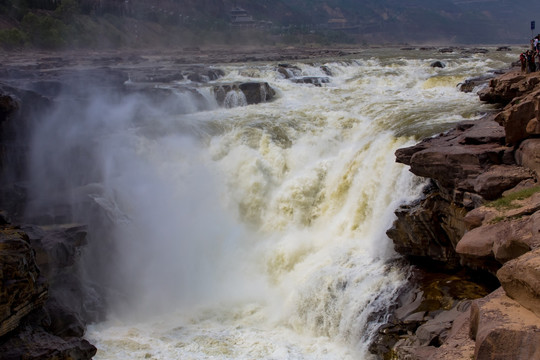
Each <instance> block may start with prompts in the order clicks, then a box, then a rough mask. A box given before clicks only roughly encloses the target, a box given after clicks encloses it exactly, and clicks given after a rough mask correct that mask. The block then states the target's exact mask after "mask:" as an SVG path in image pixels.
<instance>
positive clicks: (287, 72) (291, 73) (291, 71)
mask: <svg viewBox="0 0 540 360" xmlns="http://www.w3.org/2000/svg"><path fill="white" fill-rule="evenodd" d="M277 71H278V73H280V74H281V75H283V76H284V77H285V79H292V78H295V77H297V76H300V75H301V74H302V70H301V69H300V68H299V67H297V66H293V65H290V64H279V65H278V68H277Z"/></svg>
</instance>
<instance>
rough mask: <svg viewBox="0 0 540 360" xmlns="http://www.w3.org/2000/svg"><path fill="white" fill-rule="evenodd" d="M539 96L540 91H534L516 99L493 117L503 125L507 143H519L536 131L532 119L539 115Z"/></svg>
mask: <svg viewBox="0 0 540 360" xmlns="http://www.w3.org/2000/svg"><path fill="white" fill-rule="evenodd" d="M539 96H540V91H535V92H532V93H530V94H527V95H526V96H524V97H521V98H519V99H516V100H514V101H512V102H511V103H510V104H509V105H507V106H506V107H505V108H504V109H503V111H501V112H500V113H499V114H498V115H497V116H496V117H495V121H497V122H498V123H499V124H501V125H502V126H504V131H505V134H506V143H507V144H519V142H520V141H522V140H524V139H526V138H528V137H530V135H532V134H535V133H536V132H537V129H536V126H534V120H535V119H536V118H537V117H538V115H539V107H540V98H539ZM529 124H531V126H529ZM528 126H529V128H528ZM528 130H530V132H528Z"/></svg>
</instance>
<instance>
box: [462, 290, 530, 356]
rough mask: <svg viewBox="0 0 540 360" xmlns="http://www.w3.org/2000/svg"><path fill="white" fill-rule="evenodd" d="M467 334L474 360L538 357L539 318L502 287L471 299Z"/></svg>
mask: <svg viewBox="0 0 540 360" xmlns="http://www.w3.org/2000/svg"><path fill="white" fill-rule="evenodd" d="M470 337H471V338H472V339H473V340H474V341H475V351H474V356H475V359H477V360H493V359H500V360H503V359H514V360H530V359H540V346H538V344H540V318H538V316H536V315H535V314H534V313H532V312H530V311H529V310H527V309H526V308H524V307H523V306H521V305H520V304H519V303H518V302H516V301H514V300H512V299H511V298H509V297H508V296H506V294H505V293H504V290H503V289H502V288H499V289H498V290H496V291H494V292H493V293H492V294H490V295H489V296H487V297H485V298H482V299H479V300H475V301H473V304H472V306H471V326H470Z"/></svg>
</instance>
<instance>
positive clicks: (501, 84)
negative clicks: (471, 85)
mask: <svg viewBox="0 0 540 360" xmlns="http://www.w3.org/2000/svg"><path fill="white" fill-rule="evenodd" d="M539 81H540V75H539V74H535V73H531V74H527V75H525V74H521V73H520V72H519V71H511V72H508V73H506V74H503V75H501V76H499V77H497V78H495V79H492V80H491V81H490V82H489V87H487V88H485V89H482V90H481V91H479V92H478V95H479V97H480V100H481V101H486V102H488V103H492V104H503V105H506V104H508V103H510V102H511V101H512V100H514V99H515V98H517V97H520V96H522V95H524V94H526V93H529V92H531V91H533V90H534V88H535V87H536V85H537V84H538V82H539Z"/></svg>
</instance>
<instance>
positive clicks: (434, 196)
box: [387, 72, 540, 360]
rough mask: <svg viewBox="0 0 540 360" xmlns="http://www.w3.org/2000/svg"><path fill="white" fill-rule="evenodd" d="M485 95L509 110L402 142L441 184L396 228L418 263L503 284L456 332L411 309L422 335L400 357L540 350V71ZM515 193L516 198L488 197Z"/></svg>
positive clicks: (524, 355)
mask: <svg viewBox="0 0 540 360" xmlns="http://www.w3.org/2000/svg"><path fill="white" fill-rule="evenodd" d="M479 94H480V98H481V99H482V100H484V101H489V102H494V103H501V104H503V106H505V107H504V109H502V110H501V112H499V113H498V114H496V115H494V116H488V117H486V118H484V119H482V120H479V121H475V122H465V123H462V124H459V125H458V126H457V127H456V128H455V129H453V130H450V131H449V132H447V133H445V134H443V135H439V136H437V137H434V138H431V139H426V140H423V141H421V142H420V143H419V144H417V145H415V146H412V147H409V148H404V149H399V150H398V151H396V158H397V161H398V162H401V163H404V164H406V165H409V166H410V170H411V172H413V173H414V174H416V175H418V176H422V177H427V178H431V179H432V180H433V185H432V186H431V187H430V188H429V189H428V190H427V194H426V195H425V196H424V197H423V198H422V199H420V200H419V201H418V202H416V203H414V204H412V205H405V206H402V207H400V208H399V209H398V211H396V215H397V220H396V221H395V223H394V225H393V227H392V228H391V229H390V230H388V232H387V234H388V235H389V237H390V238H392V240H393V241H394V244H395V249H396V250H397V251H398V252H399V253H401V254H403V255H405V256H407V258H408V259H410V260H411V261H412V262H413V263H416V264H419V265H420V266H422V265H425V264H432V263H433V261H434V262H435V263H436V264H437V265H438V266H442V267H443V268H454V269H455V268H462V267H464V268H467V269H472V270H481V271H487V272H489V273H491V274H492V275H495V274H496V276H497V280H498V281H499V282H500V284H501V285H502V288H499V289H498V290H496V291H495V292H493V293H492V294H490V295H489V296H486V297H484V298H482V299H479V300H476V301H474V302H473V303H472V306H471V308H470V311H469V310H467V311H464V312H462V313H461V314H460V315H458V316H457V317H453V318H452V319H451V323H452V325H451V326H450V327H451V329H450V330H449V331H448V332H445V331H446V330H448V327H446V326H445V327H444V329H442V328H440V326H439V328H435V327H433V326H431V325H430V324H431V323H430V322H429V321H428V322H425V319H424V320H423V321H420V319H416V320H414V319H412V318H411V319H410V320H411V321H412V320H414V321H417V327H416V329H415V330H414V332H413V335H411V336H405V337H404V338H403V339H402V340H400V341H399V342H398V343H396V344H395V345H394V347H393V348H392V350H391V353H392V354H394V356H397V358H399V359H401V358H403V359H405V358H414V359H424V358H429V359H450V358H452V359H454V358H456V359H458V358H459V359H461V358H463V359H469V358H472V359H510V358H512V359H520V360H521V359H523V360H525V359H536V358H540V347H539V346H538V344H539V343H540V310H539V309H540V282H539V281H538V279H539V278H540V274H539V273H538V269H539V268H540V265H539V264H540V253H539V252H538V251H539V249H540V191H539V190H537V189H538V177H539V175H540V172H539V169H540V151H539V148H538V147H539V144H540V139H538V138H537V137H538V134H539V130H540V129H539V128H538V123H539V120H538V119H539V115H540V112H539V106H540V102H539V100H538V99H539V95H540V74H528V75H522V74H519V73H516V72H511V73H508V74H505V75H502V76H500V77H498V78H495V79H493V80H491V82H490V86H489V87H488V88H486V89H484V90H482V91H481V92H480V93H479ZM494 120H495V121H494ZM524 189H529V192H528V195H526V196H523V197H520V196H518V194H520V193H524V192H523V190H524ZM514 194H515V195H516V196H514V200H512V201H510V202H509V205H505V206H504V207H494V206H493V205H491V206H486V204H488V201H489V200H494V199H497V198H499V197H501V196H509V197H510V196H512V195H514ZM531 194H532V195H531ZM398 310H399V309H398ZM398 313H399V312H398V311H396V314H398ZM421 324H424V325H421ZM418 325H420V326H419V327H418ZM432 325H433V324H432ZM438 325H441V324H438ZM407 326H409V327H410V326H411V325H410V324H409V325H407ZM428 330H429V331H428ZM430 331H433V332H430ZM442 334H444V335H442ZM434 338H439V339H443V340H442V341H441V342H439V343H437V342H433V341H431V340H430V341H428V340H429V339H434Z"/></svg>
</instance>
